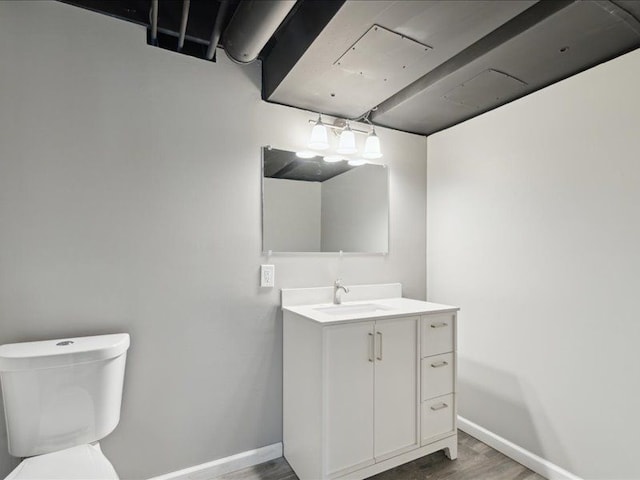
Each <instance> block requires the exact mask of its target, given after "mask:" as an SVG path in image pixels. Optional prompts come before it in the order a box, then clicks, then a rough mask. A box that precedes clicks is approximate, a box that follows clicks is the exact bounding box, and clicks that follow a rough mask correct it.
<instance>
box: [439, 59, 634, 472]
mask: <svg viewBox="0 0 640 480" xmlns="http://www.w3.org/2000/svg"><path fill="white" fill-rule="evenodd" d="M639 77H640V50H636V51H634V52H632V53H629V54H627V55H625V56H623V57H620V58H618V59H616V60H613V61H611V62H609V63H606V64H603V65H601V66H599V67H597V68H594V69H592V70H588V71H586V72H584V73H582V74H580V75H578V76H575V77H572V78H570V79H568V80H565V81H563V82H561V83H559V84H556V85H553V86H551V87H549V88H546V89H544V90H542V91H540V92H537V93H534V94H532V95H529V96H527V97H525V98H523V99H521V100H518V101H516V102H514V103H511V104H509V105H506V106H504V107H502V108H499V109H497V110H495V111H492V112H490V113H487V114H485V115H482V116H480V117H478V118H475V119H473V120H470V121H468V122H465V123H463V124H461V125H458V126H456V127H453V128H451V129H449V130H446V131H443V132H441V133H438V134H436V135H433V136H431V137H429V139H428V149H427V150H428V167H427V170H428V188H427V192H428V196H427V206H428V211H427V219H428V224H427V245H428V253H427V271H428V281H427V285H428V297H429V299H430V300H434V301H440V302H444V303H452V304H455V305H460V306H461V307H462V310H461V313H460V317H459V319H460V324H459V325H460V327H459V358H460V365H459V388H460V395H459V400H460V403H459V405H460V414H461V415H462V416H464V417H467V418H468V419H470V420H471V421H473V422H476V423H478V424H480V425H481V426H483V427H485V428H487V429H489V430H490V431H493V432H495V433H497V434H498V435H501V436H503V437H505V438H507V439H508V440H511V441H512V442H514V443H516V444H518V445H520V446H522V447H524V448H526V449H528V450H531V451H533V452H534V453H536V454H538V455H540V456H542V457H544V458H546V459H548V460H550V461H552V462H554V463H556V464H557V465H560V466H561V467H563V468H565V469H567V470H569V471H572V472H574V473H575V474H578V475H580V476H582V477H584V478H594V479H605V478H606V479H613V478H616V479H632V478H634V479H637V478H640V463H638V461H637V453H636V450H637V448H636V447H637V445H638V432H637V427H638V426H639V425H640V410H639V409H638V398H640V353H639V352H640V350H639V349H638V340H639V339H640V322H639V321H638V305H637V298H638V286H639V285H640V283H639V280H638V278H639V274H640V253H639V246H640V222H639V221H638V220H639V218H640V216H639V215H640V213H639V212H640V210H639V208H640V160H639V152H640V134H639V132H640V129H639V125H640V122H639V121H638V112H640V96H639V95H638V78H639Z"/></svg>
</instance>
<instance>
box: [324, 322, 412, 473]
mask: <svg viewBox="0 0 640 480" xmlns="http://www.w3.org/2000/svg"><path fill="white" fill-rule="evenodd" d="M418 320H419V319H418V318H417V317H412V318H394V319H388V320H379V321H367V322H357V323H346V324H341V325H333V326H327V327H324V329H323V332H322V335H323V337H324V338H323V343H324V352H323V353H324V355H323V356H324V366H323V367H324V371H325V382H324V390H325V391H324V392H323V393H324V401H325V404H326V412H327V415H326V417H325V418H326V425H325V436H326V470H327V474H328V475H329V476H330V477H333V476H336V475H340V474H345V473H348V472H351V471H353V470H355V469H358V468H361V467H366V466H368V465H373V464H374V463H376V461H379V460H384V459H386V458H389V457H390V456H393V455H396V454H398V453H402V452H405V451H407V450H411V449H414V448H416V447H417V446H418V444H419V442H420V439H419V438H418V432H417V428H416V425H417V420H418V410H417V408H416V395H417V385H418V382H417V376H418V368H419V365H418V362H417V351H418V350H417V348H418V342H417V338H418V337H417V332H418V325H419V323H418Z"/></svg>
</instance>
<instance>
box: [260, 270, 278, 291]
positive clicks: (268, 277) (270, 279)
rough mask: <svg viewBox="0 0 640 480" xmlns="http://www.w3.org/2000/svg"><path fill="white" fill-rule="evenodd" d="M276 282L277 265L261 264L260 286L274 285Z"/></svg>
mask: <svg viewBox="0 0 640 480" xmlns="http://www.w3.org/2000/svg"><path fill="white" fill-rule="evenodd" d="M275 283H276V266H275V265H260V286H261V287H273V286H274V285H275Z"/></svg>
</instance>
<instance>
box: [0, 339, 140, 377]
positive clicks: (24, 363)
mask: <svg viewBox="0 0 640 480" xmlns="http://www.w3.org/2000/svg"><path fill="white" fill-rule="evenodd" d="M128 348H129V334H128V333H116V334H112V335H95V336H91V337H76V338H60V339H57V340H44V341H39V342H24V343H10V344H6V345H1V346H0V372H10V371H18V370H38V369H42V368H53V367H64V366H67V365H76V364H79V363H88V362H97V361H101V360H108V359H110V358H115V357H118V356H120V355H122V354H123V353H124V352H126V351H127V349H128Z"/></svg>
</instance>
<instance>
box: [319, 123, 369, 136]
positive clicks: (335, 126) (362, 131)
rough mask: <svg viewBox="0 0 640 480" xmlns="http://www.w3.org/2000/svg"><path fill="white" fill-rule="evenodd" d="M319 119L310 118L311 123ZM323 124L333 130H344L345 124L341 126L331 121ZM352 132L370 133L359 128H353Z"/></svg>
mask: <svg viewBox="0 0 640 480" xmlns="http://www.w3.org/2000/svg"><path fill="white" fill-rule="evenodd" d="M317 121H318V120H317V119H316V120H309V123H316V122H317ZM323 125H324V126H325V127H327V128H330V129H332V130H343V129H344V127H345V125H342V126H339V125H332V124H330V123H323ZM351 131H352V132H356V133H362V134H364V135H369V132H367V131H366V130H359V129H357V128H352V129H351Z"/></svg>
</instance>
